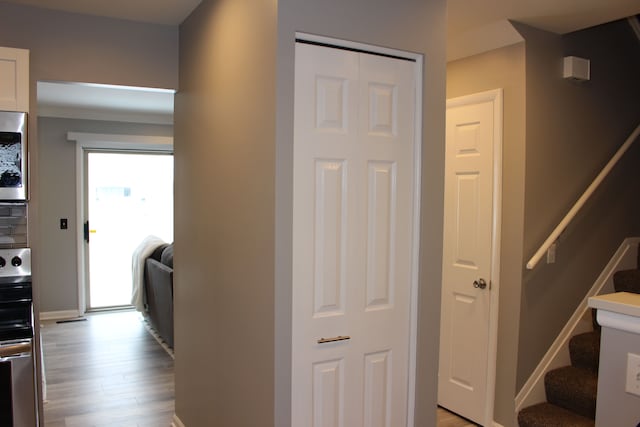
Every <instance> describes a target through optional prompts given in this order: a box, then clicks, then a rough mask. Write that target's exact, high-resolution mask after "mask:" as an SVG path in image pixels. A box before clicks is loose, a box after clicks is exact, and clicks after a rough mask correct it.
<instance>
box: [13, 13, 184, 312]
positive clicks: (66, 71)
mask: <svg viewBox="0 0 640 427" xmlns="http://www.w3.org/2000/svg"><path fill="white" fill-rule="evenodd" d="M0 16H2V25H0V46H5V47H15V48H22V49H29V50H30V62H29V65H30V70H29V71H30V76H29V80H30V113H31V117H32V119H31V120H30V123H29V132H30V148H29V156H30V159H29V160H30V166H31V169H30V195H31V200H30V203H29V240H30V245H31V247H32V249H33V258H34V266H33V270H34V271H33V274H34V293H35V297H36V300H35V308H36V312H39V311H40V309H39V305H40V298H39V293H40V292H39V291H40V290H39V283H40V281H39V278H40V276H41V271H40V264H41V263H44V264H47V263H49V264H50V260H49V259H48V258H49V257H50V256H51V254H46V253H44V252H42V251H41V247H40V246H41V244H42V239H41V236H40V230H39V226H40V220H39V211H40V194H41V191H40V183H41V179H40V177H39V175H38V172H39V169H40V156H39V149H38V140H39V138H38V129H37V120H34V119H33V118H34V117H36V116H37V105H36V83H37V82H38V81H40V80H43V81H46V80H49V81H68V82H90V83H106V84H120V85H128V86H143V87H162V88H177V86H178V28H177V27H172V26H165V25H153V24H143V23H135V22H131V21H123V20H117V19H109V18H98V17H90V16H86V15H79V14H71V13H64V12H57V11H52V10H46V9H39V8H34V7H26V6H19V5H14V4H10V3H6V2H0ZM42 162H47V159H46V158H43V159H42ZM65 268H68V267H65ZM74 303H75V301H74ZM56 304H57V303H56Z"/></svg>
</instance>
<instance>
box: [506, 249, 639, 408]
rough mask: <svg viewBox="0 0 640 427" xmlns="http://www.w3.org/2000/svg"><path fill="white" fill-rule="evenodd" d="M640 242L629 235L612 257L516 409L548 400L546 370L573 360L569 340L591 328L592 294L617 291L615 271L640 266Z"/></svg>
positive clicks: (520, 395) (521, 394)
mask: <svg viewBox="0 0 640 427" xmlns="http://www.w3.org/2000/svg"><path fill="white" fill-rule="evenodd" d="M639 243H640V237H629V238H627V239H625V240H624V241H623V242H622V244H621V245H620V247H619V248H618V250H617V251H616V252H615V254H614V255H613V256H612V257H611V260H609V262H608V263H607V265H606V266H605V267H604V269H603V270H602V273H600V276H598V278H597V279H596V281H595V282H594V284H593V286H592V287H591V289H590V290H589V292H588V293H587V295H586V296H585V297H584V299H583V300H582V302H581V303H580V305H579V306H578V307H577V308H576V311H575V312H574V313H573V316H571V318H570V319H569V321H568V322H567V324H566V325H565V327H564V328H563V329H562V331H560V334H559V335H558V337H557V338H556V340H555V341H554V342H553V344H551V347H550V348H549V350H548V351H547V353H546V354H545V355H544V357H543V358H542V360H541V361H540V363H539V364H538V366H537V367H536V369H535V370H534V371H533V374H531V376H530V377H529V379H528V380H527V382H526V383H525V384H524V386H523V387H522V389H521V390H520V392H518V394H517V395H516V399H515V404H516V405H515V406H516V413H518V412H520V410H521V409H522V408H526V407H528V406H531V405H535V404H537V403H542V402H545V401H546V395H545V390H544V376H545V374H546V373H547V372H549V371H550V370H552V369H555V368H559V367H562V366H566V365H569V364H570V363H571V361H570V359H569V340H570V339H571V337H572V336H574V335H576V334H578V333H580V332H585V330H584V328H590V324H591V322H590V320H589V321H587V322H584V321H583V319H584V318H585V317H587V316H589V303H588V300H589V297H592V296H596V295H600V294H602V293H610V292H613V274H614V273H615V272H616V271H618V270H625V269H630V268H636V267H637V265H636V264H637V256H638V244H639ZM589 319H590V318H589Z"/></svg>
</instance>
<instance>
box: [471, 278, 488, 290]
mask: <svg viewBox="0 0 640 427" xmlns="http://www.w3.org/2000/svg"><path fill="white" fill-rule="evenodd" d="M473 287H474V288H478V289H484V288H486V287H487V282H485V281H484V279H478V280H474V281H473Z"/></svg>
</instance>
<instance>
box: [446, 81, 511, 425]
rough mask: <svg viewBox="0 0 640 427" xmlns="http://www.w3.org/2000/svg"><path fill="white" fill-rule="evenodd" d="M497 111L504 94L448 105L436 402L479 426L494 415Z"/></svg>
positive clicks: (484, 96)
mask: <svg viewBox="0 0 640 427" xmlns="http://www.w3.org/2000/svg"><path fill="white" fill-rule="evenodd" d="M499 114H501V92H499V91H492V92H487V93H484V94H479V95H478V96H470V97H465V98H459V99H456V100H451V101H449V102H448V103H447V118H446V156H445V157H446V161H445V202H444V205H445V206H444V239H443V267H442V311H441V332H440V367H439V381H438V404H439V405H441V406H444V407H445V408H447V409H450V410H452V411H454V412H456V413H458V414H460V415H463V416H464V417H466V418H468V419H470V420H473V421H475V422H476V423H479V424H481V425H489V424H488V423H490V422H491V421H492V415H493V414H492V413H491V410H492V408H493V387H491V381H492V380H493V379H492V378H491V375H492V374H493V372H492V371H493V370H494V369H495V355H494V354H493V352H494V351H495V324H494V325H492V323H491V321H492V320H495V318H496V313H497V312H496V311H494V312H492V311H491V310H492V307H491V305H492V304H494V309H495V308H496V307H497V301H495V300H492V293H494V292H495V290H492V280H496V279H497V277H495V275H497V271H493V270H497V269H496V268H494V267H495V266H496V262H495V261H496V259H495V258H496V257H497V256H498V255H497V249H498V248H497V245H498V244H499V243H498V239H497V237H496V236H497V235H496V233H498V231H497V230H498V229H499V224H498V221H497V218H498V217H497V216H496V214H497V212H498V209H497V208H496V207H495V204H496V201H497V200H499V198H497V197H498V194H495V193H496V192H497V191H495V189H496V188H497V187H496V183H498V181H496V179H497V178H496V173H495V172H496V170H497V169H496V168H495V167H496V165H497V166H500V165H499V163H500V162H499V160H498V161H496V158H497V159H499V157H500V156H499V154H500V152H499V150H500V149H501V148H500V145H499V136H500V135H499V134H500V131H499V128H500V127H501V125H502V122H501V116H500V115H499ZM492 327H493V328H494V329H493V332H494V336H493V337H490V333H491V331H492Z"/></svg>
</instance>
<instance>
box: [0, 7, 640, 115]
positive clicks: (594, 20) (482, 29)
mask: <svg viewBox="0 0 640 427" xmlns="http://www.w3.org/2000/svg"><path fill="white" fill-rule="evenodd" d="M5 1H7V2H10V3H18V4H22V5H28V6H36V7H42V8H47V9H56V10H62V11H67V12H73V13H81V14H90V15H98V16H105V17H111V18H119V19H127V20H133V21H141V22H149V23H157V24H164V25H178V24H180V23H181V22H182V21H183V20H184V19H185V18H186V17H187V16H189V14H190V13H191V12H192V11H193V9H195V8H196V7H197V6H198V5H199V4H200V2H201V0H108V1H105V0H5ZM423 1H428V0H423ZM447 11H448V20H447V50H448V55H447V56H448V59H449V60H452V59H456V58H459V57H463V56H467V55H470V54H473V53H478V52H481V51H483V50H488V49H490V48H496V47H500V46H504V45H506V44H510V43H513V42H515V41H516V40H517V39H518V38H519V35H518V34H517V33H516V32H515V31H514V30H513V29H512V28H511V26H510V25H508V24H507V20H514V21H519V22H522V23H525V24H528V25H531V26H534V27H537V28H540V29H543V30H547V31H552V32H555V33H558V34H565V33H568V32H572V31H576V30H580V29H584V28H588V27H592V26H594V25H598V24H602V23H605V22H610V21H613V20H616V19H621V18H625V17H628V16H633V15H637V14H640V1H638V0H447ZM487 35H488V36H487ZM72 86H73V85H71V86H70V85H67V84H65V85H63V86H62V87H56V86H55V85H54V84H53V83H49V84H48V87H44V86H43V91H47V93H46V94H45V93H44V92H43V98H42V99H41V98H40V89H39V90H38V94H39V96H38V98H39V104H40V101H41V100H42V102H48V103H53V104H55V103H60V102H62V101H60V100H56V99H55V94H60V93H63V94H64V97H65V98H66V101H65V102H67V103H71V100H72V99H76V100H78V102H84V103H86V102H87V101H86V100H83V101H80V99H81V98H82V97H83V96H82V93H83V92H84V91H88V93H89V95H88V97H89V99H94V100H97V99H107V100H108V99H110V98H111V96H110V95H114V96H116V97H123V96H127V97H128V98H127V100H128V104H126V105H128V106H129V109H131V106H132V105H133V104H132V103H133V102H134V99H138V98H140V102H141V103H146V102H147V101H144V98H145V97H146V96H147V95H148V96H151V97H152V98H157V97H158V95H159V94H158V93H155V92H154V91H151V92H149V93H147V92H144V91H141V90H139V89H136V90H134V91H133V92H132V91H131V89H132V88H115V89H114V88H113V87H111V88H106V87H105V88H98V87H97V86H96V85H78V86H76V87H72ZM98 89H102V92H101V95H100V96H95V93H93V94H92V93H91V91H95V90H98ZM125 93H126V95H125ZM165 95H167V94H165ZM53 104H52V107H53V106H55V105H53ZM164 105H165V108H169V106H170V108H172V107H173V98H172V95H171V102H168V98H166V96H165V101H164ZM67 107H69V106H68V105H67V106H65V108H67ZM84 107H85V108H86V109H90V108H92V106H91V105H84ZM94 107H95V108H108V109H112V108H113V107H114V106H113V105H107V106H99V105H96V106H94ZM140 108H141V109H143V108H146V107H142V106H141V107H140ZM39 109H40V108H39ZM154 113H157V112H154Z"/></svg>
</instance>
